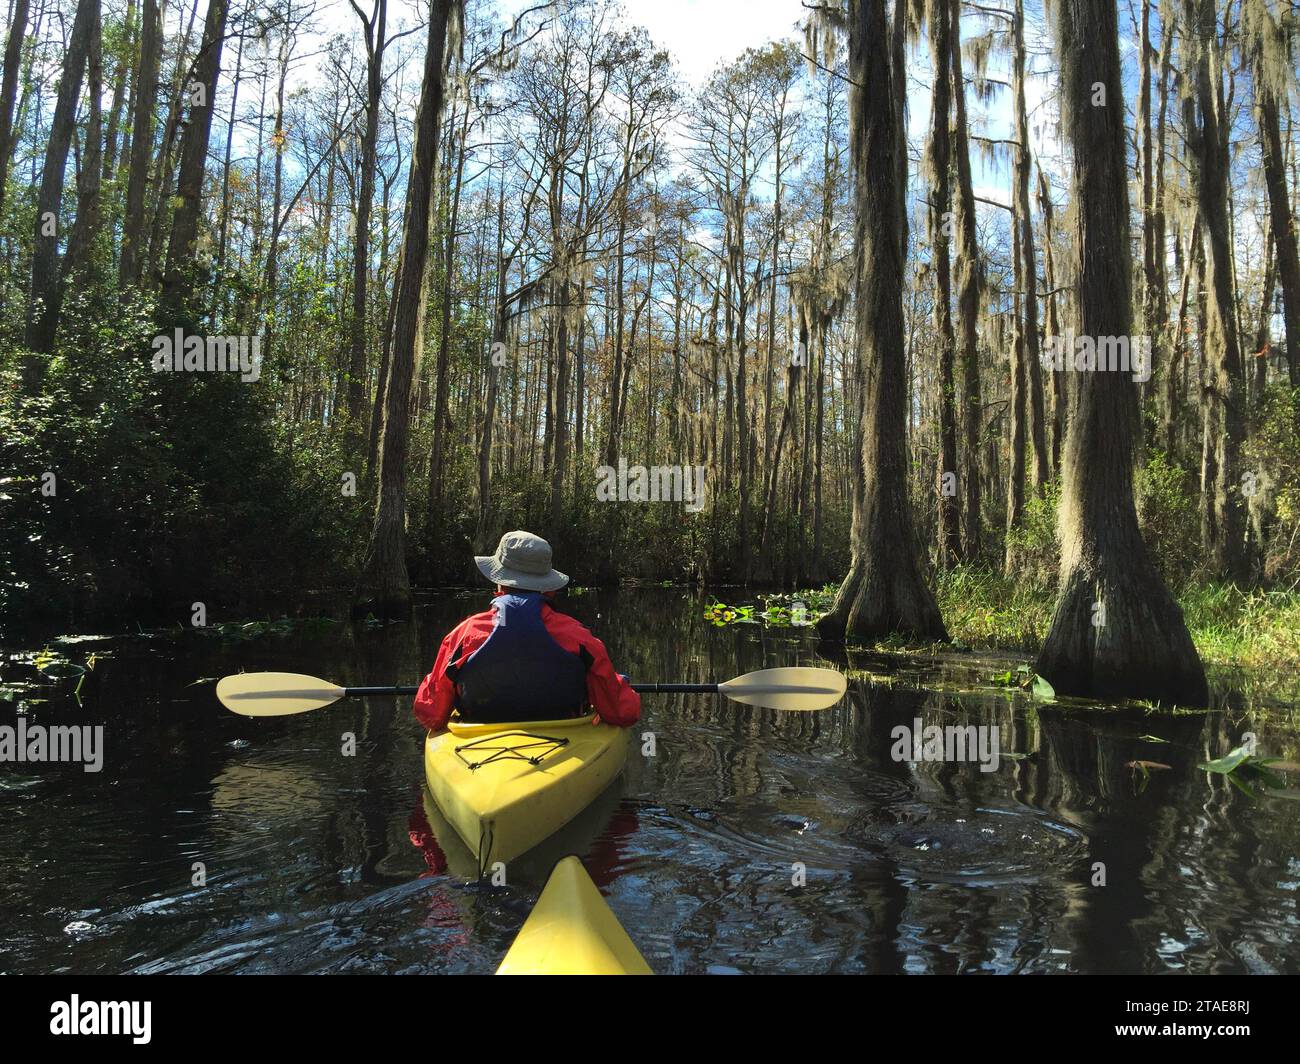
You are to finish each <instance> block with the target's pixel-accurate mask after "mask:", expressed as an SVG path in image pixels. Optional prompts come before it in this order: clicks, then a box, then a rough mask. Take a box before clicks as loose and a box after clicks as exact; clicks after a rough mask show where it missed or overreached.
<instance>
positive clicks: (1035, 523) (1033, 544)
mask: <svg viewBox="0 0 1300 1064" xmlns="http://www.w3.org/2000/svg"><path fill="white" fill-rule="evenodd" d="M1060 499H1061V488H1060V482H1059V481H1052V482H1050V483H1049V484H1047V485H1046V486H1045V487H1044V489H1043V491H1042V492H1041V493H1039V492H1034V493H1030V494H1029V495H1028V497H1027V498H1026V499H1025V508H1024V513H1023V515H1022V518H1021V523H1020V527H1018V528H1013V529H1011V530H1010V531H1009V532H1008V533H1007V543H1008V546H1009V547H1010V549H1011V553H1012V555H1013V556H1014V558H1015V559H1016V571H1017V575H1018V577H1019V579H1021V580H1026V579H1027V580H1029V581H1031V582H1032V583H1034V584H1035V585H1037V586H1040V587H1046V586H1054V585H1055V583H1056V576H1057V571H1058V569H1059V566H1060V558H1061V548H1060V545H1059V544H1058V543H1057V541H1056V510H1057V506H1058V505H1059V503H1060Z"/></svg>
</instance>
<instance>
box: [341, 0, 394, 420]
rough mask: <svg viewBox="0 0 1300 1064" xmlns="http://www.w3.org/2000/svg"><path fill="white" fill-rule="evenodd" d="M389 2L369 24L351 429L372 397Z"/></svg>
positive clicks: (380, 0)
mask: <svg viewBox="0 0 1300 1064" xmlns="http://www.w3.org/2000/svg"><path fill="white" fill-rule="evenodd" d="M387 19H388V0H375V13H374V15H373V17H372V20H371V21H368V22H365V23H364V28H365V37H366V125H365V129H364V130H363V131H362V133H361V159H360V163H359V165H360V168H361V188H360V192H359V193H358V195H357V213H356V225H355V230H356V231H355V234H354V236H353V241H354V243H353V249H352V318H351V320H350V321H349V322H348V398H347V411H348V429H349V431H350V432H354V433H355V432H360V431H361V430H362V429H363V428H364V424H363V422H362V413H363V411H364V409H365V397H366V392H365V388H366V298H367V294H368V286H369V277H370V209H371V205H372V203H373V202H374V198H375V167H376V165H377V164H376V160H377V158H378V154H379V104H380V100H381V98H382V95H383V86H384V81H383V72H384V48H385V46H386V44H387V41H386V28H387Z"/></svg>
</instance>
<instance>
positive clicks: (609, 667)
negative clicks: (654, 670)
mask: <svg viewBox="0 0 1300 1064" xmlns="http://www.w3.org/2000/svg"><path fill="white" fill-rule="evenodd" d="M495 619H496V613H495V612H494V611H493V610H486V611H484V612H483V613H476V614H474V615H473V616H472V617H466V618H465V620H463V621H461V622H460V624H458V625H456V627H455V628H453V629H452V630H451V631H450V632H448V633H447V636H446V638H444V639H443V641H442V646H440V647H439V648H438V658H437V660H436V661H435V662H434V663H433V671H432V672H430V673H429V675H428V676H426V677H425V678H424V682H423V683H422V684H420V690H419V691H418V692H416V695H415V704H414V706H412V709H413V711H414V712H415V718H416V720H418V721H419V722H420V723H421V724H423V725H424V726H425V727H426V728H428V729H429V730H430V731H441V730H442V729H443V728H445V727H446V726H447V719H448V718H449V717H450V716H451V711H452V709H453V708H455V704H456V686H455V684H454V683H452V681H451V678H450V677H449V676H448V675H447V665H448V663H449V662H450V661H451V656H452V654H454V653H455V652H456V648H457V647H461V648H462V651H461V660H462V661H463V660H465V658H467V657H469V655H470V654H472V653H473V652H474V651H475V650H477V649H478V648H479V647H480V646H481V645H482V644H483V643H484V641H485V640H486V639H487V637H488V636H489V635H491V634H492V626H493V624H494V623H495ZM542 623H543V624H544V625H546V631H547V632H549V633H550V636H551V638H552V639H554V640H555V641H556V642H557V643H559V644H560V646H562V647H563V648H564V649H565V650H567V651H568V652H569V653H570V654H577V653H578V652H579V650H580V649H582V648H585V649H586V651H587V653H588V654H589V655H590V657H591V665H590V666H589V667H588V669H587V701H588V702H589V703H590V704H591V706H592V707H593V708H594V709H595V711H596V712H597V713H598V714H600V719H601V720H603V721H605V722H606V723H608V724H617V725H618V726H619V727H620V728H629V727H631V726H632V725H633V724H635V723H636V722H637V721H638V720H640V718H641V696H640V695H639V694H637V693H636V692H635V691H633V690H632V688H631V686H630V685H629V684H628V682H627V680H625V679H624V678H623V677H622V676H620V675H619V674H618V673H616V672H615V671H614V664H613V662H611V661H610V660H609V652H608V651H607V650H606V649H605V644H604V643H602V642H601V641H600V640H599V639H597V638H596V637H595V636H594V635H592V634H591V632H590V631H589V630H588V629H587V628H585V627H584V626H583V625H582V624H581V623H580V622H578V621H576V620H574V619H573V618H572V617H569V616H567V615H566V614H563V613H559V612H558V611H556V610H555V609H552V607H551V604H550V603H549V602H547V603H543V605H542Z"/></svg>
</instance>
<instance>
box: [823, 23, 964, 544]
mask: <svg viewBox="0 0 1300 1064" xmlns="http://www.w3.org/2000/svg"><path fill="white" fill-rule="evenodd" d="M939 2H940V12H941V13H940V14H938V15H936V16H932V17H931V18H930V20H929V38H930V61H931V65H932V66H933V68H934V69H935V70H936V71H938V72H939V73H938V74H937V75H936V76H935V78H934V103H933V106H932V108H931V119H932V122H931V127H930V155H929V169H930V181H931V194H932V196H933V203H932V204H931V210H930V230H931V233H930V239H931V243H932V245H933V247H934V252H933V254H934V279H935V290H934V327H935V332H936V333H937V334H938V340H939V464H938V468H937V469H936V470H935V494H936V497H937V502H938V518H939V520H938V544H937V545H938V552H937V553H938V560H939V565H940V566H941V567H942V568H945V569H946V568H948V567H950V566H952V565H954V564H956V563H957V562H960V561H961V560H962V542H961V500H960V499H959V498H958V495H957V486H958V484H959V483H960V481H961V477H960V475H959V473H958V467H957V405H956V404H957V387H956V380H955V370H956V366H955V357H956V347H957V338H956V336H955V335H954V333H953V326H952V245H951V243H950V239H949V238H950V237H951V235H952V228H953V227H952V142H951V140H950V136H949V133H950V127H951V125H952V79H951V78H949V77H948V76H947V68H948V63H949V59H948V51H949V49H950V48H951V47H952V26H951V23H950V22H949V20H948V15H947V11H946V9H944V8H943V6H942V5H943V3H945V2H946V0H939ZM819 390H820V386H819ZM818 405H819V407H820V401H819V403H818Z"/></svg>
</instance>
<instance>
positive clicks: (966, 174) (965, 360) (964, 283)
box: [940, 0, 984, 562]
mask: <svg viewBox="0 0 1300 1064" xmlns="http://www.w3.org/2000/svg"><path fill="white" fill-rule="evenodd" d="M940 2H944V0H940ZM946 3H947V4H948V12H949V18H950V20H949V26H950V31H949V32H950V37H951V46H950V47H949V49H948V58H949V68H950V73H951V76H952V101H953V133H954V143H953V152H954V155H955V157H956V158H955V162H956V173H957V319H958V340H959V344H960V352H961V367H962V376H963V378H964V381H963V383H964V386H965V399H966V403H965V405H964V406H963V408H962V425H963V433H962V434H963V442H964V444H965V451H966V453H965V456H964V460H963V461H964V464H963V470H962V476H961V477H959V478H958V479H959V480H960V481H961V484H962V487H963V491H964V496H965V504H966V513H965V536H964V538H965V549H964V551H963V555H964V557H965V559H966V561H968V562H973V561H978V560H979V557H980V554H981V553H982V548H981V529H980V436H981V434H982V428H983V426H982V425H981V424H980V422H981V419H982V418H983V416H984V401H983V398H982V396H981V391H982V389H981V385H980V364H979V332H978V328H979V300H980V288H981V278H980V259H979V241H978V238H977V236H976V231H975V189H974V185H973V183H972V181H971V172H970V138H969V134H968V125H967V121H966V82H965V78H964V77H963V75H962V58H961V0H946Z"/></svg>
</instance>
